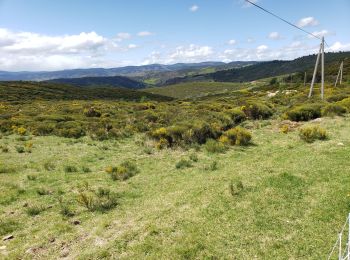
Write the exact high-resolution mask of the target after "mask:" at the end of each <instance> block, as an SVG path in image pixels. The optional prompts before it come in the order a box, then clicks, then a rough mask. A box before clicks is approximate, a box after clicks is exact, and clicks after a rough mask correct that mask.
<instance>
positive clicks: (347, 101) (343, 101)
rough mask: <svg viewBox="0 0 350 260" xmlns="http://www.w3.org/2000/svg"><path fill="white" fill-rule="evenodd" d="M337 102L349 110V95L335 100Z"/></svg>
mask: <svg viewBox="0 0 350 260" xmlns="http://www.w3.org/2000/svg"><path fill="white" fill-rule="evenodd" d="M337 104H338V105H341V106H344V107H346V108H347V109H348V110H349V111H350V97H348V98H345V99H343V100H342V101H339V102H337Z"/></svg>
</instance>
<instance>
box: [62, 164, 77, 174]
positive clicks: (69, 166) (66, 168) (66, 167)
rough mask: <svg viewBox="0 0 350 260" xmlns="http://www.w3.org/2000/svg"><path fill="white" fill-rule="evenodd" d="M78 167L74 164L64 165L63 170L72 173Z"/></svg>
mask: <svg viewBox="0 0 350 260" xmlns="http://www.w3.org/2000/svg"><path fill="white" fill-rule="evenodd" d="M77 171H78V168H77V167H76V166H73V165H66V166H64V172H66V173H72V172H77Z"/></svg>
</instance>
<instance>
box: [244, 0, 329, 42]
mask: <svg viewBox="0 0 350 260" xmlns="http://www.w3.org/2000/svg"><path fill="white" fill-rule="evenodd" d="M245 1H246V2H248V3H250V4H252V5H254V6H255V7H257V8H259V9H261V10H263V11H264V12H265V13H268V14H270V15H272V16H274V17H276V18H277V19H279V20H281V21H283V22H285V23H287V24H289V25H291V26H293V27H294V28H297V29H298V30H300V31H303V32H304V33H307V34H309V35H311V36H313V37H315V38H317V39H319V40H322V38H320V37H319V36H317V35H315V34H313V33H311V32H308V31H306V30H304V29H303V28H300V27H299V26H297V25H295V24H293V23H291V22H288V21H287V20H286V19H283V18H282V17H280V16H278V15H277V14H274V13H272V12H270V11H269V10H267V9H265V8H264V7H261V6H260V5H258V4H256V3H253V2H251V1H249V0H245ZM325 43H326V45H327V46H328V44H327V42H325Z"/></svg>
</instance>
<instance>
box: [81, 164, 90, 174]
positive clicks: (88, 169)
mask: <svg viewBox="0 0 350 260" xmlns="http://www.w3.org/2000/svg"><path fill="white" fill-rule="evenodd" d="M81 169H82V171H83V172H84V173H89V172H91V169H90V168H89V167H87V166H83V167H81Z"/></svg>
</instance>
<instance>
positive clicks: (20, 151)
mask: <svg viewBox="0 0 350 260" xmlns="http://www.w3.org/2000/svg"><path fill="white" fill-rule="evenodd" d="M16 151H17V153H24V152H25V149H24V147H23V146H16Z"/></svg>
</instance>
